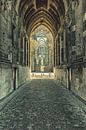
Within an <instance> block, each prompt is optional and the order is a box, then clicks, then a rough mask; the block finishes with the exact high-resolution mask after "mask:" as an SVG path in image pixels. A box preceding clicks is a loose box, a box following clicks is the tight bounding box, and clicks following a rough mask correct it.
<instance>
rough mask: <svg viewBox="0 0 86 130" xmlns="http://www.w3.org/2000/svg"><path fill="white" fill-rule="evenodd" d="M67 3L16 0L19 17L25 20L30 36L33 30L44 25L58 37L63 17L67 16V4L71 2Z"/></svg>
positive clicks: (56, 0) (62, 0)
mask: <svg viewBox="0 0 86 130" xmlns="http://www.w3.org/2000/svg"><path fill="white" fill-rule="evenodd" d="M65 1H66V2H64V0H20V1H17V0H16V2H17V3H16V5H17V4H18V13H19V16H20V17H21V18H22V20H23V25H24V27H25V28H26V31H27V33H28V34H29V33H30V32H31V30H32V29H33V28H35V27H37V26H38V25H40V24H43V25H45V26H46V27H48V28H49V29H50V30H52V32H53V34H54V35H56V34H57V32H58V30H59V28H60V25H61V17H63V16H64V15H65V3H66V4H68V3H69V0H65ZM66 6H67V5H66Z"/></svg>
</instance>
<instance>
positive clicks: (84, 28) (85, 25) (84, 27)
mask: <svg viewBox="0 0 86 130" xmlns="http://www.w3.org/2000/svg"><path fill="white" fill-rule="evenodd" d="M83 31H86V21H84V22H83Z"/></svg>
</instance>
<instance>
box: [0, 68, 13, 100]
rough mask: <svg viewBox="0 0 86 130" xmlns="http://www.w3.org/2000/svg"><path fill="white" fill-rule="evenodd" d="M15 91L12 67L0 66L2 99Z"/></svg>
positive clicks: (0, 92) (0, 94)
mask: <svg viewBox="0 0 86 130" xmlns="http://www.w3.org/2000/svg"><path fill="white" fill-rule="evenodd" d="M12 91H13V74H12V68H10V67H9V68H7V67H0V99H1V98H4V97H5V96H7V95H8V94H9V93H11V92H12Z"/></svg>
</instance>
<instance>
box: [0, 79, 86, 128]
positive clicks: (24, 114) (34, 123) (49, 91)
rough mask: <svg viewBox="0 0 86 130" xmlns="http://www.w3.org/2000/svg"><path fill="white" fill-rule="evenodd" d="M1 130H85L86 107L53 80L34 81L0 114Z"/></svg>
mask: <svg viewBox="0 0 86 130" xmlns="http://www.w3.org/2000/svg"><path fill="white" fill-rule="evenodd" d="M0 130H86V105H84V104H83V103H82V102H80V101H79V100H78V99H77V98H76V97H75V96H74V95H72V93H71V92H69V91H68V90H67V89H65V88H63V87H61V86H59V85H56V84H55V82H54V81H53V80H32V81H31V83H29V84H28V85H26V86H23V87H21V88H20V89H19V90H18V92H17V93H16V96H15V97H14V98H12V99H11V100H10V102H9V103H8V104H7V105H6V106H5V107H4V108H3V110H2V111H1V112H0Z"/></svg>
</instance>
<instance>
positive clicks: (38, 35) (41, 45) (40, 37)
mask: <svg viewBox="0 0 86 130" xmlns="http://www.w3.org/2000/svg"><path fill="white" fill-rule="evenodd" d="M53 49H54V38H53V35H52V32H51V31H50V30H49V29H48V28H47V27H46V26H44V25H40V26H38V27H37V28H35V29H34V30H32V32H31V35H30V68H31V73H53V66H54V50H53Z"/></svg>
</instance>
